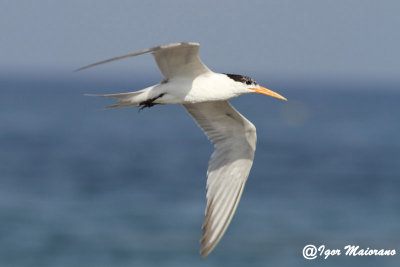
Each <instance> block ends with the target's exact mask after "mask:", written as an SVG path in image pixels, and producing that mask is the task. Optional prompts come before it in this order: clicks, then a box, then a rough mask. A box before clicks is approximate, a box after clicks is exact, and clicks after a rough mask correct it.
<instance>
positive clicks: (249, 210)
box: [0, 75, 400, 267]
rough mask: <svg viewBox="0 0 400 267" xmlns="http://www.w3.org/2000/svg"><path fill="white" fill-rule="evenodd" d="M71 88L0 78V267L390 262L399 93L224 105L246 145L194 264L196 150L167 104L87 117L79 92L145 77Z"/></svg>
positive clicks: (315, 88) (330, 87)
mask: <svg viewBox="0 0 400 267" xmlns="http://www.w3.org/2000/svg"><path fill="white" fill-rule="evenodd" d="M77 76H78V75H77ZM74 77H75V78H70V77H64V78H63V77H54V78H51V79H49V78H48V77H45V76H43V77H39V76H36V77H33V76H26V77H16V76H4V75H3V76H2V77H1V79H0V88H1V89H0V90H1V97H0V266H13V267H16V266H41V267H47V266H49V267H50V266H51V267H56V266H57V267H58V266H60V267H61V266H63V267H64V266H65V267H70V266H96V267H102V266H399V263H400V255H399V254H397V255H395V256H391V257H373V256H370V257H360V256H359V257H349V256H331V257H329V258H328V259H326V260H324V259H322V258H317V259H315V260H313V261H308V260H306V259H304V258H303V256H302V249H303V247H304V246H305V245H307V244H315V245H316V246H319V245H322V244H324V245H325V246H326V247H327V248H330V249H343V247H344V246H346V245H349V244H350V245H353V244H354V245H359V246H360V247H361V248H367V247H368V248H371V249H396V251H397V253H400V223H399V222H400V208H399V207H400V136H399V135H400V90H399V86H400V84H383V85H382V84H379V83H361V82H360V83H357V82H352V83H347V82H342V83H331V82H326V83H324V82H323V81H320V82H319V83H316V84H313V83H307V82H306V81H303V82H299V83H295V82H288V81H284V80H275V81H272V82H269V83H268V82H265V81H264V82H263V81H259V82H260V84H263V85H265V86H266V87H268V88H271V89H273V90H275V91H277V92H278V93H281V94H282V95H284V96H285V97H287V98H288V99H289V101H288V102H283V101H279V100H276V99H272V98H268V97H266V96H261V95H257V96H256V95H249V96H242V97H240V98H238V99H234V100H232V101H231V102H232V103H233V104H234V106H235V107H236V108H237V109H238V110H239V111H240V112H241V113H242V114H243V115H245V116H246V117H247V118H248V119H249V120H251V121H252V122H253V123H254V124H255V125H256V127H257V130H258V147H257V151H256V157H255V161H254V165H253V169H252V171H251V173H250V177H249V180H248V182H247V185H246V188H245V191H244V194H243V197H242V200H241V202H240V204H239V207H238V210H237V212H236V214H235V217H234V218H233V220H232V223H231V225H230V227H229V228H228V231H227V232H226V234H225V236H224V237H223V239H222V240H221V242H220V244H219V245H218V246H217V247H216V248H215V250H214V251H213V252H212V253H211V254H210V255H209V257H207V258H206V259H205V260H204V261H202V260H201V257H200V255H199V253H198V251H199V249H200V244H199V241H198V240H199V239H200V235H201V230H200V227H201V224H202V221H203V216H204V208H205V182H206V177H205V175H206V169H207V163H208V160H209V157H210V155H211V153H212V150H213V148H212V145H211V144H210V143H209V142H208V140H207V139H206V137H205V136H204V135H203V133H202V132H201V131H200V129H198V128H197V126H196V124H195V123H194V122H193V121H192V119H191V117H190V116H189V115H188V114H186V112H184V109H183V108H182V107H181V106H155V107H153V108H151V109H145V110H143V111H141V112H140V113H138V112H137V109H136V108H128V109H120V110H107V111H103V110H101V108H102V107H104V106H107V105H109V104H111V103H112V101H109V100H108V99H102V98H91V97H86V96H83V94H84V93H118V92H126V91H130V90H132V91H133V90H137V89H141V88H143V87H145V85H151V84H152V82H149V79H147V78H146V79H145V78H143V81H139V82H138V81H136V82H133V80H135V79H134V78H132V79H131V80H126V79H125V80H121V79H111V78H110V79H108V80H107V79H106V78H102V79H100V80H96V79H87V80H84V79H81V78H79V79H78V78H76V76H74ZM150 80H151V79H150ZM152 81H153V82H154V83H155V82H157V81H158V79H156V78H155V79H153V80H152Z"/></svg>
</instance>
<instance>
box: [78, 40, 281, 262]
mask: <svg viewBox="0 0 400 267" xmlns="http://www.w3.org/2000/svg"><path fill="white" fill-rule="evenodd" d="M199 47H200V44H198V43H194V42H181V43H172V44H168V45H162V46H157V47H153V48H149V49H145V50H142V51H138V52H134V53H130V54H126V55H123V56H119V57H114V58H111V59H107V60H104V61H100V62H97V63H94V64H91V65H88V66H85V67H82V68H79V69H77V71H79V70H83V69H87V68H90V67H94V66H97V65H101V64H104V63H108V62H111V61H115V60H119V59H123V58H127V57H134V56H138V55H142V54H145V53H152V55H153V56H154V59H155V61H156V63H157V65H158V67H159V69H160V71H161V73H162V75H163V79H162V81H161V82H160V83H158V84H156V85H153V86H150V87H147V88H145V89H142V90H139V91H135V92H128V93H119V94H101V95H95V96H102V97H111V98H116V99H117V100H118V102H117V103H116V104H114V105H112V106H110V108H121V107H130V106H139V107H140V109H143V108H146V107H152V106H154V105H158V104H159V105H164V104H181V105H183V106H184V108H185V109H186V111H187V112H189V114H190V115H191V116H192V117H193V119H194V120H195V121H196V123H197V124H198V126H199V127H200V128H201V129H202V130H203V131H204V133H205V134H206V135H207V137H208V138H209V140H210V141H211V142H212V143H213V144H214V148H215V150H214V152H213V154H212V155H211V159H210V161H209V165H208V170H207V186H206V187H207V206H206V210H205V219H204V222H203V225H202V237H201V239H200V242H201V249H200V254H201V255H202V258H203V259H204V258H205V257H206V256H207V255H208V254H209V253H210V252H211V251H212V250H213V249H214V247H215V246H216V245H217V244H218V242H219V241H220V240H221V237H222V236H223V235H224V233H225V231H226V229H227V227H228V225H229V223H230V222H231V220H232V216H233V214H234V213H235V211H236V208H237V206H238V203H239V200H240V197H241V195H242V193H243V189H244V186H245V183H246V180H247V178H248V176H249V172H250V169H251V167H252V165H253V159H254V152H255V149H256V140H257V136H256V128H255V126H254V125H253V124H252V123H251V122H250V121H248V120H247V119H246V118H245V117H244V116H243V115H242V114H240V113H239V112H238V111H237V110H236V109H235V108H233V107H232V106H231V105H230V104H229V102H228V100H229V99H231V98H234V97H237V96H240V95H244V94H250V93H259V94H264V95H268V96H271V97H276V98H279V99H282V100H286V98H284V97H283V96H281V95H280V94H278V93H275V92H273V91H271V90H269V89H267V88H264V87H262V86H260V85H259V84H257V82H255V81H254V80H253V79H251V78H250V77H247V76H244V75H237V74H223V73H215V72H213V71H211V70H210V69H209V68H208V67H207V66H206V65H205V64H204V63H203V62H202V61H201V60H200V58H199Z"/></svg>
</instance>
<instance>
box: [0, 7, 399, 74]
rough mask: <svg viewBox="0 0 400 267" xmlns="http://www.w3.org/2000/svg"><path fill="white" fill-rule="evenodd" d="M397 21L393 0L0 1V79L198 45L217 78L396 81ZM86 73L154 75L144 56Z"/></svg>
mask: <svg viewBox="0 0 400 267" xmlns="http://www.w3.org/2000/svg"><path fill="white" fill-rule="evenodd" d="M399 14H400V1H397V0H383V1H377V0H280V1H278V0H275V1H269V0H262V1H216V0H202V1H200V0H197V1H179V0H168V1H150V0H142V1H132V0H131V1H106V0H96V1H95V0H92V1H91V0H69V1H54V0H49V1H45V0H38V1H31V0H29V1H28V0H17V1H15V0H13V1H11V0H10V1H6V0H0V33H1V34H0V72H2V73H3V74H6V73H9V72H11V73H19V72H24V73H29V72H35V71H36V72H37V71H44V72H47V73H52V72H61V73H62V72H70V71H72V70H74V69H76V68H77V67H80V66H82V65H86V64H89V63H92V62H94V61H98V60H102V59H106V58H108V57H113V56H118V55H120V54H125V53H128V52H131V51H136V50H141V49H144V48H148V47H152V46H157V45H160V44H166V43H171V42H177V41H196V42H199V43H200V44H201V48H200V56H201V58H202V60H203V61H204V62H205V63H206V64H207V65H208V66H209V67H210V68H211V69H212V70H214V71H218V72H228V73H242V74H248V75H250V76H252V74H254V73H256V74H258V75H259V74H268V75H278V76H279V75H280V76H282V77H285V76H288V77H289V76H293V75H299V76H307V77H313V76H315V77H316V76H332V75H333V76H338V77H341V76H343V77H357V79H362V78H363V77H368V78H376V79H386V78H389V79H392V80H396V81H398V80H399V78H398V76H399V74H400V15H399ZM87 72H88V73H97V74H101V75H107V74H111V73H117V72H120V73H124V72H126V73H128V72H143V73H151V74H153V73H157V72H158V71H157V69H156V66H155V64H154V62H153V60H152V58H151V56H149V55H147V56H140V57H137V58H134V59H128V60H124V61H120V62H116V63H112V64H109V65H106V66H102V67H98V68H96V69H92V70H87Z"/></svg>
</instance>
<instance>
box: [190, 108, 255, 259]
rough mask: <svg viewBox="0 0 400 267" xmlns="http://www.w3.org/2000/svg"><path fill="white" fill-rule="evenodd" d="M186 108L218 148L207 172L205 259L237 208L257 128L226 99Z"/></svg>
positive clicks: (203, 243)
mask: <svg viewBox="0 0 400 267" xmlns="http://www.w3.org/2000/svg"><path fill="white" fill-rule="evenodd" d="M184 107H185V108H186V110H187V111H188V112H189V113H190V115H192V117H193V118H194V120H195V121H196V122H197V124H198V125H199V126H200V127H201V128H202V129H203V131H204V132H205V134H206V135H207V136H208V138H209V139H210V141H211V142H212V143H213V144H214V147H215V151H214V153H213V154H212V156H211V159H210V162H209V166H208V171H207V208H206V215H205V219H204V222H203V226H202V231H203V234H202V238H201V243H202V248H201V250H200V253H201V254H202V256H203V258H204V257H206V256H207V255H208V254H209V253H210V252H211V251H212V250H213V249H214V247H215V246H216V245H217V244H218V242H219V240H220V239H221V237H222V236H223V234H224V233H225V231H226V229H227V227H228V225H229V223H230V221H231V219H232V216H233V214H234V213H235V211H236V208H237V205H238V203H239V200H240V197H241V195H242V192H243V188H244V185H245V183H246V180H247V177H248V175H249V172H250V169H251V166H252V164H253V159H254V151H255V147H256V139H257V137H256V129H255V127H254V125H253V124H252V123H251V122H249V121H248V120H247V119H246V118H245V117H243V116H242V115H241V114H240V113H239V112H238V111H236V110H235V109H234V108H233V107H232V106H231V105H230V104H229V103H228V102H227V101H217V102H207V103H197V104H185V105H184Z"/></svg>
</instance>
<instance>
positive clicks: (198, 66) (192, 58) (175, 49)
mask: <svg viewBox="0 0 400 267" xmlns="http://www.w3.org/2000/svg"><path fill="white" fill-rule="evenodd" d="M199 47H200V44H198V43H183V42H181V43H173V44H168V45H161V46H156V47H153V48H148V49H145V50H141V51H138V52H133V53H129V54H126V55H122V56H118V57H114V58H110V59H106V60H103V61H100V62H96V63H93V64H90V65H87V66H84V67H81V68H79V69H77V70H76V71H80V70H84V69H88V68H91V67H94V66H98V65H102V64H105V63H109V62H112V61H116V60H120V59H123V58H127V57H134V56H138V55H142V54H146V53H150V52H151V53H152V54H153V56H154V59H155V61H156V63H157V65H158V67H159V69H160V71H161V73H162V74H163V76H164V78H166V79H170V78H172V77H175V76H179V75H193V76H197V75H199V74H202V73H205V72H210V70H209V69H208V67H207V66H206V65H204V64H203V62H202V61H201V60H200V57H199Z"/></svg>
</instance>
